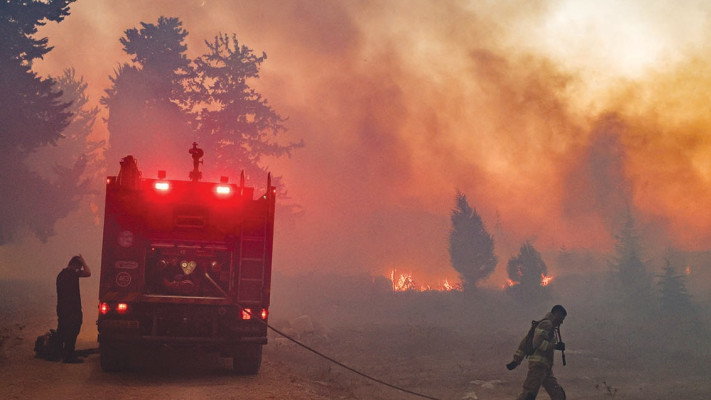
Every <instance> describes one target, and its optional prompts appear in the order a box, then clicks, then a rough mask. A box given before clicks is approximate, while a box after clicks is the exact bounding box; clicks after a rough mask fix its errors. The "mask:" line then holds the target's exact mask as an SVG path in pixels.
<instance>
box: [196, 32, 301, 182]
mask: <svg viewBox="0 0 711 400" xmlns="http://www.w3.org/2000/svg"><path fill="white" fill-rule="evenodd" d="M205 43H206V45H207V47H208V51H207V53H205V54H204V55H202V56H201V57H198V58H197V59H195V73H196V76H195V79H193V80H192V81H191V82H192V83H191V86H190V87H191V91H190V94H189V103H190V108H191V109H192V110H193V112H194V121H195V128H196V130H197V135H198V138H199V139H198V140H199V141H200V143H201V144H202V145H203V147H204V149H205V151H206V152H209V154H212V155H213V157H214V159H215V161H216V164H217V167H218V168H220V169H224V170H228V171H239V170H242V169H243V170H245V173H246V178H247V181H248V182H250V181H251V184H254V185H263V182H265V181H266V175H267V170H266V168H265V167H264V166H263V165H262V158H263V157H268V156H272V157H281V156H284V155H290V154H291V150H293V149H295V148H298V147H302V146H303V142H299V143H289V144H280V143H278V142H276V138H277V136H278V135H279V134H281V133H283V132H284V131H285V130H286V128H285V127H284V125H283V123H284V121H286V118H285V117H283V116H281V115H280V114H279V113H277V112H276V111H275V110H274V109H273V108H272V107H271V106H270V105H269V103H268V101H267V99H265V98H264V97H263V96H262V95H261V94H260V93H258V92H257V91H256V90H254V88H252V87H251V86H250V84H249V81H250V80H253V79H258V78H259V71H260V68H261V65H262V63H263V62H264V61H265V60H266V58H267V55H266V53H262V55H261V56H257V55H255V54H254V52H253V50H252V49H250V48H249V47H247V46H245V45H240V43H239V41H238V40H237V36H236V35H235V34H232V35H227V34H220V35H217V36H215V38H214V39H213V40H212V41H206V42H205ZM275 183H276V184H277V186H281V185H280V179H278V178H277V179H276V180H275Z"/></svg>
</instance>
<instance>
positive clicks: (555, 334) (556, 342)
mask: <svg viewBox="0 0 711 400" xmlns="http://www.w3.org/2000/svg"><path fill="white" fill-rule="evenodd" d="M567 315H568V312H567V311H566V310H565V308H563V306H561V305H556V306H554V307H553V308H552V309H551V311H550V312H549V313H547V314H546V315H545V317H543V319H542V320H540V321H538V322H537V323H536V324H535V329H534V331H533V335H532V338H529V341H530V342H529V343H528V345H527V344H526V338H524V340H523V341H521V344H520V345H519V348H518V349H517V350H516V353H515V354H514V356H513V361H511V362H510V363H508V364H507V365H506V368H508V369H509V370H512V369H514V368H516V367H517V366H518V365H519V364H521V362H522V361H523V359H524V357H526V356H527V355H528V374H527V375H526V380H525V381H524V382H523V391H522V392H521V394H520V395H519V396H518V400H534V399H535V398H536V396H537V395H538V390H539V389H540V388H541V386H542V387H543V388H544V389H545V390H546V392H547V393H548V395H549V396H550V398H551V400H565V391H564V390H563V388H562V387H561V386H560V385H559V384H558V380H557V379H556V378H555V376H554V375H553V356H554V352H555V350H560V351H561V352H564V351H565V343H563V341H562V340H561V339H560V324H562V323H563V320H564V319H565V317H566V316H567ZM527 353H528V354H527ZM563 364H564V365H565V354H564V353H563Z"/></svg>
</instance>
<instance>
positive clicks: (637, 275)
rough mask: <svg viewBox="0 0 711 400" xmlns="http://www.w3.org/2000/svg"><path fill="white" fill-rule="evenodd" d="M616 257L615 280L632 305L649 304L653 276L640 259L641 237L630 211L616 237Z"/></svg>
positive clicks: (612, 262)
mask: <svg viewBox="0 0 711 400" xmlns="http://www.w3.org/2000/svg"><path fill="white" fill-rule="evenodd" d="M616 239H617V242H616V243H615V256H614V257H613V259H612V260H611V261H610V265H611V267H612V274H613V278H614V280H615V282H616V284H617V286H618V289H619V290H620V291H621V293H622V295H623V298H624V299H625V300H628V301H630V304H649V303H650V301H649V300H650V297H651V276H650V274H649V272H648V271H647V266H646V265H645V264H644V262H643V261H642V259H641V257H640V246H639V237H638V235H637V231H636V228H635V222H634V218H633V216H632V213H631V212H630V211H629V210H628V212H627V216H626V218H625V222H624V225H623V228H622V230H621V231H620V234H619V235H616Z"/></svg>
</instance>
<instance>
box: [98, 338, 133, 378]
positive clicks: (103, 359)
mask: <svg viewBox="0 0 711 400" xmlns="http://www.w3.org/2000/svg"><path fill="white" fill-rule="evenodd" d="M126 350H127V349H123V348H122V347H120V346H118V345H115V344H111V343H104V342H102V343H101V344H100V345H99V363H100V364H101V369H102V370H103V371H104V372H118V371H122V370H124V369H126V367H127V366H128V357H127V354H128V353H127V351H126Z"/></svg>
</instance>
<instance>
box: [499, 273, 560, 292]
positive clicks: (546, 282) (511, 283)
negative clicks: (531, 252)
mask: <svg viewBox="0 0 711 400" xmlns="http://www.w3.org/2000/svg"><path fill="white" fill-rule="evenodd" d="M553 278H554V277H553V276H547V275H546V274H541V286H548V285H549V284H550V283H551V281H552V280H553ZM515 285H518V282H514V281H512V280H511V279H507V280H506V284H505V285H504V289H506V288H507V287H511V286H515Z"/></svg>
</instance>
